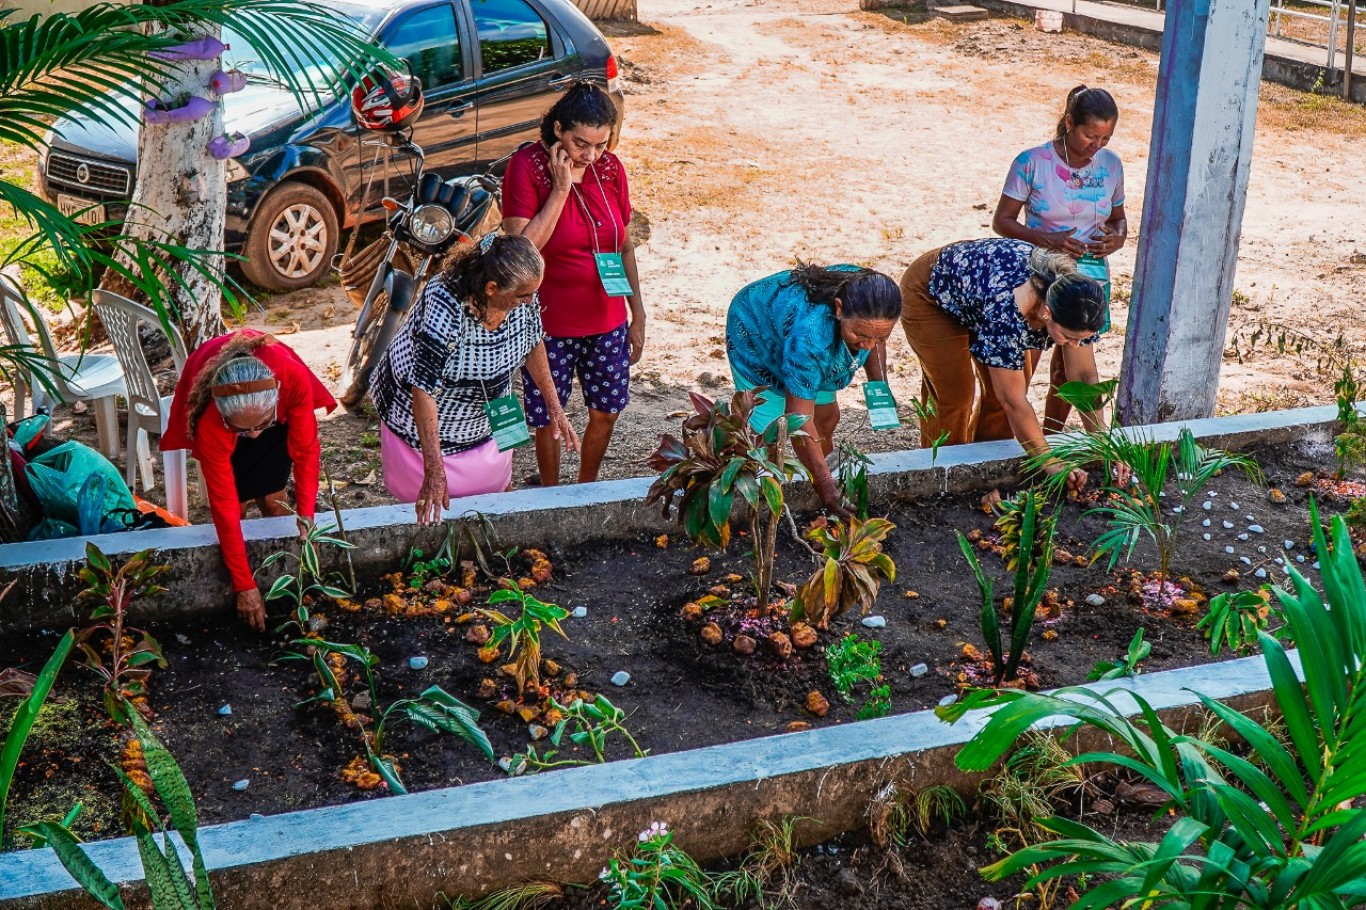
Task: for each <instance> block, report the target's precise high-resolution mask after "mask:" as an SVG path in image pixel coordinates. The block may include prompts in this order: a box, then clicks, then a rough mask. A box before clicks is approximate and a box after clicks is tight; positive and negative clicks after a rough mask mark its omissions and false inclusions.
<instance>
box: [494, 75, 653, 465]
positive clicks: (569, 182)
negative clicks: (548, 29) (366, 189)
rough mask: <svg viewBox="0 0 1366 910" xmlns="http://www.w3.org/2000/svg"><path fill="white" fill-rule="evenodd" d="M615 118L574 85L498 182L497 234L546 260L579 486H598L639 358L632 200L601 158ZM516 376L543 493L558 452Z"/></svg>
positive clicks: (551, 339) (605, 103)
mask: <svg viewBox="0 0 1366 910" xmlns="http://www.w3.org/2000/svg"><path fill="white" fill-rule="evenodd" d="M616 121H617V110H616V105H614V104H613V103H612V99H611V98H610V97H609V96H608V95H607V93H606V92H605V91H603V90H602V89H601V88H599V87H598V86H596V85H594V84H592V83H591V82H576V83H575V84H574V85H573V86H572V87H571V88H570V89H569V91H567V92H565V94H564V95H563V96H562V97H561V98H560V100H559V101H557V102H555V105H554V106H553V107H552V108H551V109H550V110H549V111H547V112H546V114H545V117H544V118H543V119H542V120H541V141H540V142H535V143H532V142H529V143H527V144H526V145H524V146H522V147H521V148H520V149H518V150H517V151H516V153H514V154H513V156H512V159H511V160H510V161H508V167H507V175H506V177H505V178H504V180H503V230H504V231H505V232H506V233H508V234H521V235H523V236H525V237H526V238H527V239H529V240H531V241H532V242H533V243H535V244H536V246H537V247H538V248H539V249H540V251H541V256H542V257H543V258H544V259H545V279H544V281H543V282H542V284H541V291H540V298H541V307H542V315H541V321H542V323H543V324H544V325H545V333H546V339H545V348H546V356H547V358H548V360H549V361H550V373H551V377H552V378H553V379H554V381H555V392H556V394H557V395H558V397H559V399H560V405H561V406H562V407H563V406H564V405H565V404H567V403H568V401H569V393H570V391H571V389H572V386H573V381H574V377H575V376H578V378H579V387H580V389H581V390H582V392H583V400H584V404H585V405H587V407H588V428H587V429H586V430H584V433H583V442H582V448H581V450H580V460H579V482H580V483H584V482H588V481H593V480H597V479H598V469H599V468H600V467H601V465H602V457H603V455H604V454H605V453H606V451H607V445H608V443H610V442H611V440H612V428H613V427H614V426H615V425H616V422H617V417H618V415H620V414H621V412H622V411H623V410H624V409H625V408H626V405H627V404H628V403H629V402H630V399H631V390H630V383H631V369H630V368H631V364H633V363H635V362H637V361H638V360H640V354H641V352H642V351H643V350H644V349H645V306H644V304H643V303H642V302H641V299H640V278H639V275H638V274H637V272H636V253H635V247H634V246H633V245H632V243H631V235H630V233H629V231H628V226H629V225H630V223H631V195H630V191H629V189H628V187H627V182H626V171H625V169H624V168H623V167H622V166H621V161H620V160H619V159H618V158H617V156H615V155H613V154H612V153H611V152H609V151H607V142H608V139H609V138H610V137H611V135H612V127H613V125H614V124H615V123H616ZM628 305H629V306H628ZM628 308H629V310H630V319H629V321H628V320H627V310H628ZM522 379H523V382H522V387H523V390H524V394H525V397H526V412H527V420H528V421H529V422H530V424H531V426H533V427H534V428H535V429H536V464H537V466H538V467H539V468H540V482H541V484H542V485H543V486H552V485H554V484H557V483H559V480H560V443H559V440H557V439H556V438H555V433H554V429H553V427H552V425H551V420H550V412H549V410H548V409H547V408H546V406H545V400H544V399H543V398H542V397H541V393H540V390H539V389H537V387H536V384H535V382H534V381H533V380H532V379H531V377H530V376H528V375H527V374H526V373H525V371H524V373H523V377H522Z"/></svg>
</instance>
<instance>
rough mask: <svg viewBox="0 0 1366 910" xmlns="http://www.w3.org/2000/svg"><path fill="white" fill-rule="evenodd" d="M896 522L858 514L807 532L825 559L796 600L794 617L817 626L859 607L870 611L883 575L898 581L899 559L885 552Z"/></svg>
mask: <svg viewBox="0 0 1366 910" xmlns="http://www.w3.org/2000/svg"><path fill="white" fill-rule="evenodd" d="M895 528H896V525H894V524H892V523H891V522H890V521H888V520H887V519H885V518H869V519H866V520H864V519H860V518H858V517H857V516H850V517H849V518H848V519H847V520H846V521H843V522H836V523H834V524H827V525H824V526H817V527H815V528H813V529H812V530H811V532H810V533H809V534H807V539H808V540H810V541H812V542H813V543H815V544H816V545H817V546H818V547H819V548H820V552H821V557H822V561H821V562H820V565H819V567H818V568H817V569H816V571H815V572H814V573H813V574H812V576H811V577H810V578H809V579H808V580H807V581H806V583H805V584H803V585H802V586H801V587H800V588H799V589H798V590H797V595H796V596H795V597H794V598H793V600H792V620H793V622H798V621H801V620H805V621H806V622H809V623H811V625H813V626H815V627H816V628H817V629H829V628H830V621H831V620H833V619H836V618H838V617H839V616H841V615H843V614H844V613H845V612H846V611H848V610H850V609H852V608H854V607H857V608H858V610H859V612H860V613H867V612H868V610H869V609H870V608H871V607H872V606H873V601H875V600H877V594H878V590H879V589H880V588H881V587H882V583H883V582H884V581H885V582H887V583H888V584H890V583H892V582H894V581H896V563H894V562H892V557H890V556H888V555H887V554H886V553H884V552H882V541H883V540H885V539H886V537H887V535H888V534H890V533H891V532H892V531H893V530H895Z"/></svg>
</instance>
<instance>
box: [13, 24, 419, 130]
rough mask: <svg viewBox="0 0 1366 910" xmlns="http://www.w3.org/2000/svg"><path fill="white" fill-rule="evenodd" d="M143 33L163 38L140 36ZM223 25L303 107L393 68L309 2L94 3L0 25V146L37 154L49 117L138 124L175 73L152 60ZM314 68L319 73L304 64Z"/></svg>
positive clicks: (385, 56) (350, 28)
mask: <svg viewBox="0 0 1366 910" xmlns="http://www.w3.org/2000/svg"><path fill="white" fill-rule="evenodd" d="M149 27H152V28H157V29H162V30H160V31H155V33H152V34H147V33H146V30H147V29H148V28H149ZM224 27H228V28H231V29H232V30H233V31H234V32H235V33H236V34H237V35H239V36H240V37H241V38H242V39H243V40H244V41H245V42H247V44H248V45H250V47H251V50H252V51H253V52H254V53H255V54H257V55H258V56H259V57H260V59H261V62H262V63H263V64H264V66H265V67H266V69H267V71H268V72H269V74H270V76H271V77H272V78H274V79H276V80H278V81H279V82H280V84H282V85H284V86H285V87H286V88H288V89H289V90H290V91H291V92H292V93H293V94H294V95H295V97H296V98H297V99H298V100H299V103H300V105H301V106H303V105H304V97H305V96H308V95H311V96H313V98H314V99H315V100H320V99H321V98H322V97H323V96H324V95H326V94H328V93H335V92H338V91H340V90H341V89H342V88H343V87H344V85H345V84H346V79H347V77H348V76H351V77H355V76H358V75H360V74H362V73H363V72H364V71H365V70H367V69H369V68H370V66H371V65H372V64H373V63H375V62H377V61H383V62H385V63H389V64H390V65H396V64H397V63H398V61H397V59H396V58H394V57H393V55H391V54H390V53H389V52H388V51H386V50H384V49H383V48H380V47H376V46H374V45H372V44H370V43H369V42H368V41H367V40H366V37H365V36H364V35H362V34H361V33H360V32H359V31H358V30H357V28H356V26H355V24H354V23H352V22H351V21H350V20H349V19H347V18H346V17H344V16H343V15H341V14H339V13H337V12H335V11H334V10H332V9H329V8H328V7H327V6H325V5H323V4H321V3H316V2H311V0H178V2H176V3H172V4H170V5H168V6H146V5H143V4H139V3H133V4H127V5H122V4H111V3H100V4H96V5H95V6H92V7H90V8H89V9H85V10H81V11H79V12H75V13H53V14H51V15H46V16H34V17H32V18H30V19H28V20H24V21H20V22H14V21H12V20H11V21H5V20H4V19H3V18H0V54H2V55H3V57H0V139H4V140H8V141H11V142H17V143H19V144H21V145H25V146H28V147H30V148H37V147H38V146H40V145H41V144H42V136H43V133H44V132H45V131H46V129H47V127H48V124H49V123H50V122H51V119H52V118H55V117H60V116H64V115H69V114H84V115H86V116H89V117H93V118H106V119H109V120H114V121H123V122H136V120H137V118H138V114H139V110H138V109H139V106H140V101H141V98H142V92H143V89H144V85H145V87H146V88H147V89H148V90H150V91H152V92H155V91H157V90H158V89H160V88H162V87H164V86H165V85H167V84H168V82H169V81H170V79H171V78H172V77H173V75H174V72H175V69H176V67H175V66H174V65H172V64H170V63H168V62H166V61H164V60H162V59H159V58H158V57H155V56H152V54H153V53H154V52H156V51H158V50H162V49H165V48H166V47H169V46H171V45H174V44H177V43H179V42H181V41H183V40H185V39H186V38H188V37H190V36H192V35H196V34H199V33H202V32H204V31H205V30H206V29H209V28H213V29H221V28H224ZM314 61H321V62H322V63H323V64H324V66H322V67H320V68H318V67H313V66H310V65H307V64H311V63H313V62H314Z"/></svg>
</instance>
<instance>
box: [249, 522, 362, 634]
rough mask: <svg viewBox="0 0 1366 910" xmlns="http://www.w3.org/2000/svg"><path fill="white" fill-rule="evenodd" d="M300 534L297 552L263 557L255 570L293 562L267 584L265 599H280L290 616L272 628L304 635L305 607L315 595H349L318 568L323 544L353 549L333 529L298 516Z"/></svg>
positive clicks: (311, 601)
mask: <svg viewBox="0 0 1366 910" xmlns="http://www.w3.org/2000/svg"><path fill="white" fill-rule="evenodd" d="M299 521H300V523H301V524H302V526H303V529H304V534H303V537H301V538H300V540H299V553H298V555H295V554H294V553H291V552H289V551H288V550H278V551H276V552H274V553H272V554H270V555H269V556H267V557H266V558H265V559H264V560H263V561H262V562H261V565H260V567H259V568H258V569H257V570H256V571H257V572H263V571H265V570H267V569H269V568H270V567H271V566H273V565H275V564H276V563H281V562H286V561H288V560H293V561H294V571H293V572H286V573H284V574H282V575H280V576H279V577H278V578H276V579H275V581H274V582H273V583H271V586H270V590H269V591H267V592H266V600H267V601H273V600H283V601H284V602H285V603H286V604H287V605H288V606H289V612H290V618H289V619H288V620H286V621H285V623H284V624H283V625H282V626H280V628H279V629H277V630H276V631H281V630H284V629H287V628H290V627H293V628H294V630H295V631H296V632H298V634H300V635H307V634H308V633H309V632H310V631H312V630H310V629H309V627H308V613H309V611H308V607H309V605H310V604H312V603H313V602H314V601H315V600H316V599H317V598H322V597H325V598H330V599H332V600H345V599H346V598H348V597H350V596H351V594H350V593H349V592H347V591H346V590H344V589H342V588H341V587H339V586H337V585H335V584H329V583H328V581H327V577H326V573H324V571H323V567H322V553H323V550H324V549H326V548H327V547H336V548H338V549H340V550H353V549H355V546H356V545H355V544H353V543H351V542H350V541H348V540H346V539H345V538H343V537H338V536H336V528H333V527H331V526H330V525H321V526H320V525H318V524H315V523H314V522H312V521H309V520H308V519H306V518H301V519H299Z"/></svg>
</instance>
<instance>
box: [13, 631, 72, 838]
mask: <svg viewBox="0 0 1366 910" xmlns="http://www.w3.org/2000/svg"><path fill="white" fill-rule="evenodd" d="M75 641H76V633H75V631H73V630H67V633H66V634H65V635H63V636H62V638H61V640H60V641H59V642H57V647H56V649H55V650H54V651H53V652H52V656H51V657H49V658H48V659H47V663H45V664H43V669H42V670H40V671H38V675H37V676H35V677H34V678H33V680H32V682H31V683H29V684H28V686H27V688H28V693H27V694H26V695H25V696H24V699H23V701H21V702H20V703H19V707H18V708H17V709H16V710H15V712H14V717H13V718H11V719H10V725H9V730H8V731H6V733H5V739H4V742H3V744H0V844H3V843H4V834H5V807H6V805H7V804H8V803H9V792H10V787H11V786H12V785H13V784H14V772H15V769H16V768H18V767H19V755H20V754H21V753H22V752H23V751H24V743H26V742H27V741H28V735H29V732H30V731H31V730H32V729H33V724H34V722H35V721H36V720H37V719H38V712H40V711H42V710H43V704H44V703H45V702H46V701H47V696H48V693H50V692H51V691H52V685H53V683H55V682H56V681H57V674H58V673H60V672H61V671H62V665H63V664H65V663H66V658H67V655H69V654H70V653H71V648H72V645H74V644H75Z"/></svg>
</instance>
